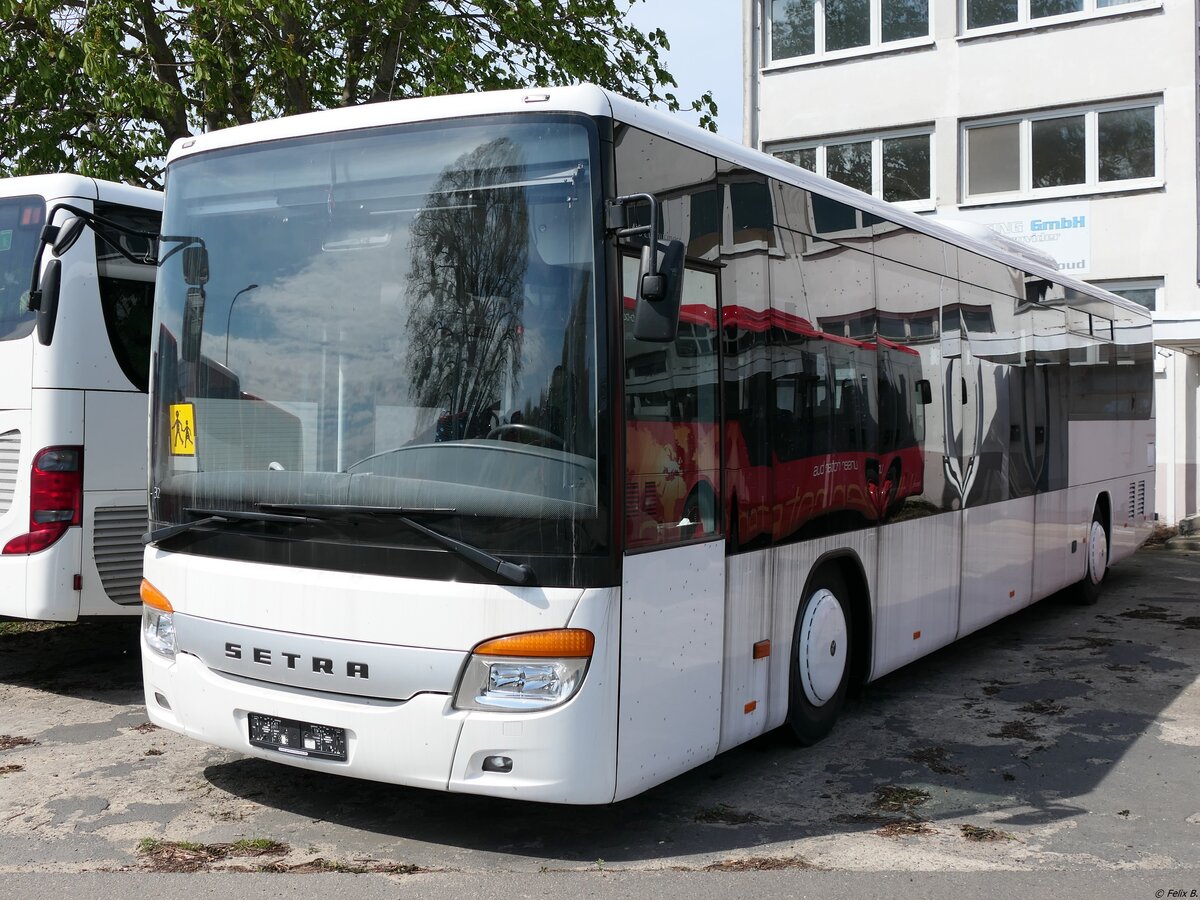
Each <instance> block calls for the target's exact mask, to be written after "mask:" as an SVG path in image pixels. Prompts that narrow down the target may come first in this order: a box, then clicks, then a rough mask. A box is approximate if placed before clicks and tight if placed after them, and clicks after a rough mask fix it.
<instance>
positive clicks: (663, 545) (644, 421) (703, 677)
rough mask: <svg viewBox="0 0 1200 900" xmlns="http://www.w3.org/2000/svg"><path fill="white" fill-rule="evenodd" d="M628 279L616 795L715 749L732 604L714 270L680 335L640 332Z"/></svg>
mask: <svg viewBox="0 0 1200 900" xmlns="http://www.w3.org/2000/svg"><path fill="white" fill-rule="evenodd" d="M622 270H623V271H622V279H623V282H624V296H625V298H626V302H625V310H624V312H625V316H624V323H625V324H624V342H623V346H624V375H625V396H624V421H625V466H624V475H625V483H624V493H623V496H624V498H625V551H626V555H625V559H624V565H623V581H622V591H621V664H620V665H621V676H620V685H621V687H620V709H619V732H618V734H619V736H618V744H617V791H616V799H618V800H620V799H622V798H623V797H628V796H632V795H633V794H636V793H640V792H641V791H643V790H645V789H646V788H648V787H650V786H652V785H654V784H658V783H660V782H662V781H665V780H667V779H668V778H671V777H673V776H675V775H678V774H680V773H681V772H685V771H687V770H688V769H691V768H693V767H694V766H696V765H698V764H700V763H702V762H704V761H705V760H707V759H710V758H712V757H713V756H715V755H716V752H717V744H718V740H719V737H720V724H721V679H722V653H723V629H724V618H725V617H724V603H725V544H724V540H723V537H722V533H721V532H722V531H723V528H722V516H721V515H720V506H719V498H720V496H721V478H720V473H721V459H720V457H721V448H720V403H719V389H720V372H719V360H718V353H717V348H718V343H719V339H720V331H719V327H718V319H717V276H716V270H715V269H709V268H703V269H701V268H697V267H694V266H692V265H689V266H688V268H687V270H686V274H685V277H684V285H683V299H682V304H681V312H680V322H679V332H678V336H677V337H676V339H675V341H674V342H673V343H665V344H664V343H650V342H645V341H639V340H637V339H635V338H634V337H633V314H632V309H631V308H630V304H629V302H628V300H629V298H632V297H633V296H634V291H635V287H634V285H635V281H636V275H637V270H638V260H637V258H636V257H634V256H624V257H622Z"/></svg>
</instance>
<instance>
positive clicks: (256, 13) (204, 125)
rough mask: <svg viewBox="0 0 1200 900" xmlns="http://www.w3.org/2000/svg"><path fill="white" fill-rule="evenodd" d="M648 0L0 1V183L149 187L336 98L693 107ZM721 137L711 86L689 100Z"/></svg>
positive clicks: (341, 101)
mask: <svg viewBox="0 0 1200 900" xmlns="http://www.w3.org/2000/svg"><path fill="white" fill-rule="evenodd" d="M637 2H641V0H361V2H356V3H346V2H336V0H65V2H64V0H57V2H55V0H0V35H2V43H0V101H2V103H3V109H2V113H0V174H5V175H16V174H30V173H36V172H44V171H58V170H73V171H77V172H80V173H83V174H88V175H93V176H96V177H102V178H110V179H117V180H125V181H130V182H133V183H139V184H145V185H150V186H154V185H157V184H158V183H159V181H160V179H161V175H162V164H163V157H164V156H165V154H166V151H167V148H168V147H169V146H170V144H171V142H172V141H174V140H177V139H179V138H181V137H186V136H188V135H189V134H193V133H196V132H198V131H201V130H204V129H207V130H213V129H217V128H224V127H228V126H230V125H236V124H242V123H246V122H252V121H257V120H260V119H267V118H274V117H277V116H282V115H291V114H296V113H305V112H310V111H313V110H318V109H326V108H330V107H335V106H350V105H355V104H360V103H373V102H379V101H383V100H391V99H402V98H406V97H417V96H428V95H434V94H446V93H459V92H465V91H482V90H496V89H502V88H517V87H524V86H530V85H542V86H552V85H561V84H571V83H575V82H580V81H590V82H593V83H595V84H599V85H601V86H603V87H606V88H610V89H612V90H615V91H619V92H621V93H623V94H626V95H628V96H631V97H634V98H635V99H638V100H642V101H644V102H647V103H657V102H662V103H665V104H666V106H667V108H668V109H672V110H676V109H679V108H680V101H679V99H678V98H677V97H676V95H675V94H674V93H673V92H672V91H671V90H670V88H672V87H675V86H676V83H675V80H674V78H672V77H671V75H670V73H669V72H668V71H667V70H666V69H665V68H664V66H663V62H662V53H663V52H664V51H666V50H668V49H669V48H670V45H669V43H668V40H667V36H666V34H665V33H664V32H663V31H662V30H661V29H656V30H654V31H652V32H649V33H642V32H640V31H638V30H637V29H636V28H635V27H633V26H632V25H630V24H628V22H627V19H626V13H627V12H628V8H629V6H630V5H632V4H633V3H637ZM690 107H691V109H693V110H695V111H697V112H699V113H700V114H701V119H700V120H701V124H702V125H704V126H705V127H708V128H714V127H715V116H716V112H717V108H716V104H715V103H714V102H713V99H712V95H711V94H705V95H704V96H703V97H701V98H699V99H698V100H694V101H692V103H691V104H690Z"/></svg>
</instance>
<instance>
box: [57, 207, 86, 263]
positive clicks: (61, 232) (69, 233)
mask: <svg viewBox="0 0 1200 900" xmlns="http://www.w3.org/2000/svg"><path fill="white" fill-rule="evenodd" d="M85 225H87V220H86V219H83V218H82V217H80V216H75V217H73V218H70V219H67V221H66V222H64V223H63V224H62V225H60V226H59V228H58V234H57V235H56V236H55V238H54V241H53V243H52V244H51V245H50V249H51V250H53V251H54V255H55V256H62V255H63V254H64V253H66V252H67V251H68V250H70V249H71V248H72V247H74V246H75V242H76V241H77V240H79V236H80V235H81V234H83V229H84V226H85Z"/></svg>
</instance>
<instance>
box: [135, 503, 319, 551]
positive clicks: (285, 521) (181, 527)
mask: <svg viewBox="0 0 1200 900" xmlns="http://www.w3.org/2000/svg"><path fill="white" fill-rule="evenodd" d="M184 512H185V513H188V514H189V515H193V516H200V517H201V518H198V519H195V520H194V521H191V522H181V523H180V524H178V525H167V526H165V527H163V528H156V529H154V531H147V532H146V533H145V534H143V535H142V543H143V544H156V543H158V542H159V541H165V540H166V539H167V538H173V537H175V535H177V534H183V533H184V532H187V531H192V530H193V529H195V528H203V527H204V526H206V525H229V524H232V523H234V522H270V523H272V524H274V525H306V524H309V523H311V522H313V521H316V520H314V519H310V518H307V517H305V516H285V515H277V514H274V513H264V512H243V511H240V510H232V509H195V508H193V507H190V506H189V507H187V508H186V509H184Z"/></svg>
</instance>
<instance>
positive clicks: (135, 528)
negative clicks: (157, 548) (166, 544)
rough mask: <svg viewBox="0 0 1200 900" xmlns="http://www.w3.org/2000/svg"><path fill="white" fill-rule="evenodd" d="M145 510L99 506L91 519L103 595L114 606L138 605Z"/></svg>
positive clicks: (133, 507)
mask: <svg viewBox="0 0 1200 900" xmlns="http://www.w3.org/2000/svg"><path fill="white" fill-rule="evenodd" d="M145 531H146V507H144V506H100V507H97V508H96V515H95V517H94V518H93V520H92V552H93V554H94V555H95V557H96V571H98V572H99V573H100V583H101V584H102V585H103V586H104V593H106V594H108V597H109V599H110V600H112V601H113V603H121V604H130V605H132V604H135V603H138V602H140V587H141V583H142V534H143V533H144V532H145Z"/></svg>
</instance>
